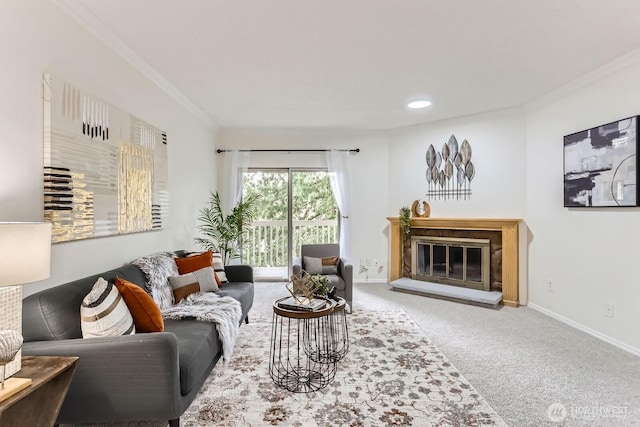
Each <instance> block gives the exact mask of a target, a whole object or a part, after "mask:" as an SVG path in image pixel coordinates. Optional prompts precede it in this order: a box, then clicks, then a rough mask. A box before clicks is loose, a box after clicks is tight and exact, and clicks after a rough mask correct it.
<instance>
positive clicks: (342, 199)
mask: <svg viewBox="0 0 640 427" xmlns="http://www.w3.org/2000/svg"><path fill="white" fill-rule="evenodd" d="M350 160H351V157H350V156H349V152H348V151H339V150H329V151H327V168H328V169H329V180H330V182H331V190H332V191H333V196H334V197H335V199H336V204H337V205H338V209H340V215H341V217H342V218H341V222H340V255H341V256H343V257H345V258H347V259H348V260H351V259H352V258H351V194H350V193H351V182H350V180H349V169H350V168H349V165H350Z"/></svg>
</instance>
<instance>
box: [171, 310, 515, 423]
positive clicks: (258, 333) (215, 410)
mask: <svg viewBox="0 0 640 427" xmlns="http://www.w3.org/2000/svg"><path fill="white" fill-rule="evenodd" d="M271 321H272V319H271V315H267V314H264V315H263V316H261V317H259V318H256V319H255V320H254V319H252V323H250V324H249V325H244V326H243V327H242V328H240V331H241V332H240V337H239V338H238V341H237V344H236V349H235V353H234V356H233V358H232V360H231V362H230V363H229V365H228V366H227V367H226V368H224V369H222V368H221V366H220V365H221V364H220V363H219V364H217V365H216V368H214V371H213V372H212V374H211V375H210V377H209V379H208V380H207V382H206V383H205V385H204V386H203V388H202V389H201V391H200V394H199V395H198V397H197V398H196V400H195V401H194V402H193V403H192V404H191V406H190V407H189V409H187V412H186V413H185V414H184V415H183V416H182V418H181V421H182V425H184V426H198V427H200V426H268V425H273V426H296V427H302V426H353V427H355V426H367V427H368V426H420V427H427V426H439V427H444V426H506V424H505V422H504V421H503V420H502V419H501V418H500V417H499V416H498V415H497V414H496V413H495V411H494V410H493V409H492V408H491V407H490V406H489V404H488V403H487V402H486V401H485V400H484V399H483V398H482V397H481V396H480V395H479V394H478V392H476V390H475V389H474V388H473V386H471V384H469V383H468V382H467V380H466V379H465V378H464V377H463V376H462V375H461V374H460V373H459V372H458V371H457V369H456V368H455V367H454V366H452V365H451V363H449V361H448V360H447V358H446V357H445V356H444V355H443V354H442V353H441V352H440V351H439V350H438V349H437V348H436V347H435V346H434V345H433V344H432V343H431V341H430V340H429V338H427V337H426V336H425V335H424V334H423V333H422V331H421V330H420V329H419V328H418V326H417V325H416V324H415V323H414V322H413V320H411V318H410V317H409V316H408V315H407V314H406V313H405V312H403V311H356V312H354V313H353V314H352V315H349V316H348V322H349V334H350V342H351V345H350V349H349V353H348V354H347V355H346V356H345V357H344V359H342V360H341V361H340V362H338V369H337V373H336V375H335V379H334V380H333V381H332V382H331V383H330V384H329V385H328V386H327V387H326V388H324V389H321V390H319V391H317V392H312V393H307V394H304V393H291V392H288V391H286V390H283V389H281V388H279V387H278V386H276V385H275V384H274V383H273V381H272V380H271V378H270V377H269V372H268V366H269V360H268V359H269V346H270V337H271V335H270V334H271Z"/></svg>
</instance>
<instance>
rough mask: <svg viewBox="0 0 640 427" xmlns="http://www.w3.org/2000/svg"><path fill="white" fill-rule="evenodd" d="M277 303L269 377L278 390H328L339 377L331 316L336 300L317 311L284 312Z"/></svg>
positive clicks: (297, 391) (302, 391)
mask: <svg viewBox="0 0 640 427" xmlns="http://www.w3.org/2000/svg"><path fill="white" fill-rule="evenodd" d="M277 302H278V301H276V302H275V303H274V312H273V323H272V326H271V347H270V351H269V353H270V354H269V375H270V376H271V379H272V380H273V381H274V383H275V384H277V385H278V386H279V387H282V388H284V389H285V390H288V391H290V392H294V393H309V392H312V391H317V390H320V389H321V388H324V387H326V386H327V385H328V384H329V383H330V382H331V381H333V379H334V378H335V375H336V362H337V359H336V358H335V357H334V354H335V343H336V340H335V339H334V338H333V337H332V335H333V333H334V332H335V328H334V327H332V322H331V319H332V318H331V314H332V313H333V309H334V307H335V306H336V303H335V301H328V302H327V309H325V310H320V311H317V312H295V311H290V310H283V309H280V308H279V307H277Z"/></svg>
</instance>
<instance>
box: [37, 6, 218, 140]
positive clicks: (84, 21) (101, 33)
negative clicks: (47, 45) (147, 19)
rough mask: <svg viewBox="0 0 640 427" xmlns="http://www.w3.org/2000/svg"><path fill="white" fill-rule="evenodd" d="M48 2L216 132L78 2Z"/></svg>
mask: <svg viewBox="0 0 640 427" xmlns="http://www.w3.org/2000/svg"><path fill="white" fill-rule="evenodd" d="M50 1H51V2H52V3H53V4H55V5H56V6H58V7H59V8H60V9H61V10H62V11H63V12H65V13H66V14H67V15H69V16H70V17H71V18H73V19H74V20H75V21H77V22H78V23H79V24H80V25H82V26H83V27H84V28H85V29H86V30H87V31H88V32H90V33H91V34H93V35H94V36H96V37H97V38H98V39H99V40H100V41H102V42H103V43H104V44H105V45H107V46H108V47H110V48H111V49H112V50H113V51H114V52H115V53H116V54H118V55H119V56H121V57H122V58H123V59H124V60H125V61H127V62H128V63H129V64H131V66H133V68H135V69H136V70H138V71H139V72H140V73H142V74H143V75H144V76H145V77H146V78H148V79H149V80H151V81H152V82H153V83H154V84H155V85H156V86H158V87H159V88H160V89H161V90H162V91H164V92H165V93H166V94H168V95H169V96H170V97H172V98H173V99H174V100H175V101H176V102H178V104H180V105H181V106H182V107H184V108H185V109H186V110H187V111H189V112H190V113H191V114H193V115H194V116H195V117H196V118H198V119H199V120H200V121H201V122H202V123H204V124H205V125H206V126H208V127H209V128H211V130H213V131H214V132H215V131H217V130H218V125H217V124H216V123H215V122H214V121H213V120H212V119H211V118H210V117H209V116H208V115H207V114H206V113H205V112H204V111H203V110H202V109H200V108H199V107H198V106H197V105H195V104H194V103H193V102H191V100H190V99H189V98H187V97H186V96H185V95H184V94H183V93H182V92H181V91H180V90H178V88H176V87H175V86H174V85H173V84H172V83H170V82H169V81H168V80H167V79H165V78H164V77H163V76H162V75H161V74H160V73H159V72H158V71H156V69H155V68H153V67H152V66H151V65H149V64H148V63H147V62H146V61H144V60H143V59H142V58H141V57H140V56H139V55H138V54H137V53H135V52H134V51H133V50H132V49H131V48H130V47H129V46H127V45H126V44H125V43H124V42H123V41H122V40H121V39H120V38H118V37H117V36H116V35H115V34H114V33H113V32H112V31H111V30H109V29H108V28H107V27H106V26H105V25H104V24H103V23H102V22H101V21H100V20H98V18H96V17H95V15H93V14H92V13H91V12H89V11H88V10H87V9H86V8H85V7H83V6H82V5H81V4H80V3H79V2H76V1H69V0H50Z"/></svg>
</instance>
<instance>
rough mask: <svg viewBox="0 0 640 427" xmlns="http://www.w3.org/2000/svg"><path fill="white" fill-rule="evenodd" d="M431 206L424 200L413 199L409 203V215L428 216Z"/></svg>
mask: <svg viewBox="0 0 640 427" xmlns="http://www.w3.org/2000/svg"><path fill="white" fill-rule="evenodd" d="M429 215H431V207H430V206H429V203H427V202H425V201H424V200H414V201H413V204H412V205H411V216H413V217H416V218H429Z"/></svg>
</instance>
